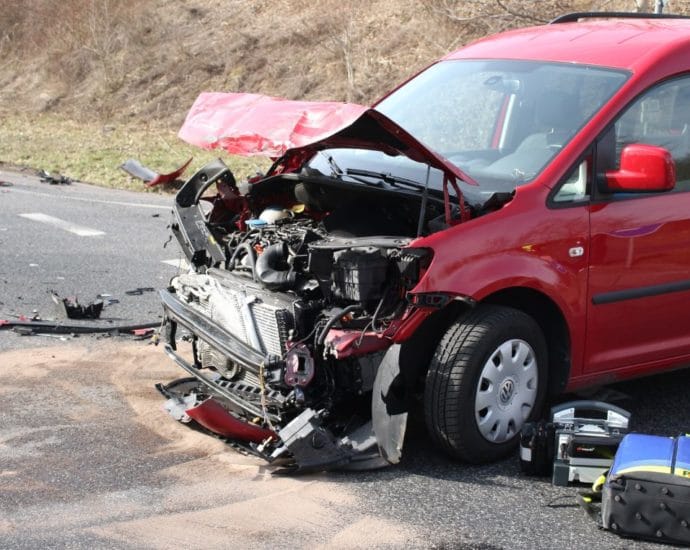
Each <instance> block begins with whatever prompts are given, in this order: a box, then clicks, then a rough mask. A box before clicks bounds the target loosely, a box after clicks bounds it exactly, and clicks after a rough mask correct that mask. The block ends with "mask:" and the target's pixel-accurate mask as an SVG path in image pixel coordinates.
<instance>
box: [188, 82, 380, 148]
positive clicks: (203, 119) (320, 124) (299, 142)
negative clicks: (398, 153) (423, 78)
mask: <svg viewBox="0 0 690 550" xmlns="http://www.w3.org/2000/svg"><path fill="white" fill-rule="evenodd" d="M366 109H367V108H366V107H363V106H361V105H355V104H353V103H338V102H314V101H290V100H287V99H280V98H275V97H268V96H264V95H258V94H241V93H238V94H234V93H209V92H207V93H202V94H201V95H199V97H198V98H197V99H196V101H195V102H194V105H192V108H191V109H190V111H189V113H188V114H187V118H186V119H185V121H184V124H183V125H182V128H180V132H179V137H180V138H181V139H183V140H184V141H186V142H188V143H191V144H192V145H197V146H199V147H204V148H206V149H216V148H220V149H225V150H226V151H227V152H228V153H230V154H233V155H244V156H252V155H264V156H268V157H279V156H281V155H283V154H284V153H285V151H287V150H288V149H292V148H295V147H301V146H303V145H306V144H308V143H313V142H315V141H318V140H319V139H323V138H324V137H326V136H329V135H331V134H333V133H335V132H336V131H338V130H340V129H341V128H343V127H345V126H347V125H349V124H350V123H351V122H352V121H353V120H355V119H356V118H357V117H358V116H359V115H361V114H362V113H363V112H364V111H366Z"/></svg>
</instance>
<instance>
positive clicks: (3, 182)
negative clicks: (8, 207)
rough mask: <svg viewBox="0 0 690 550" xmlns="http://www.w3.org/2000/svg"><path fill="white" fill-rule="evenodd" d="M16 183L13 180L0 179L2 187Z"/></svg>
mask: <svg viewBox="0 0 690 550" xmlns="http://www.w3.org/2000/svg"><path fill="white" fill-rule="evenodd" d="M13 185H14V183H12V182H11V181H2V180H0V187H12V186H13Z"/></svg>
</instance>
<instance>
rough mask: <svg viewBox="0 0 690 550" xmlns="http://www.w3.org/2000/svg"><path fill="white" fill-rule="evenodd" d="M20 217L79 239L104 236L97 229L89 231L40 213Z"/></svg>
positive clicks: (87, 228) (89, 229)
mask: <svg viewBox="0 0 690 550" xmlns="http://www.w3.org/2000/svg"><path fill="white" fill-rule="evenodd" d="M19 216H20V217H22V218H26V219H27V220H33V221H35V222H40V223H45V224H48V225H52V226H53V227H57V228H59V229H63V230H64V231H69V232H70V233H74V234H75V235H79V236H80V237H96V236H98V235H105V233H104V232H103V231H99V230H98V229H91V228H90V227H84V226H83V225H77V224H76V223H72V222H68V221H65V220H61V219H60V218H54V217H53V216H49V215H48V214H42V213H41V212H30V213H28V214H19Z"/></svg>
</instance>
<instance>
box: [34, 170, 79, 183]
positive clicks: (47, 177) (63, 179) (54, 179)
mask: <svg viewBox="0 0 690 550" xmlns="http://www.w3.org/2000/svg"><path fill="white" fill-rule="evenodd" d="M38 177H39V179H40V180H41V181H42V182H43V183H49V184H50V185H71V184H72V179H71V178H68V177H67V176H63V175H62V174H51V173H50V172H47V171H45V170H39V172H38Z"/></svg>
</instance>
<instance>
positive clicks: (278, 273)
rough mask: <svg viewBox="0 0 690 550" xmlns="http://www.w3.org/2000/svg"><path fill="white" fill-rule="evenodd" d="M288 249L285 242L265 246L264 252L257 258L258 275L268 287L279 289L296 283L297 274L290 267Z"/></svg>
mask: <svg viewBox="0 0 690 550" xmlns="http://www.w3.org/2000/svg"><path fill="white" fill-rule="evenodd" d="M287 258H288V251H287V245H286V244H285V243H276V244H272V245H270V246H267V247H266V248H264V251H263V253H262V254H261V255H260V256H259V257H258V258H257V259H256V277H257V279H258V280H259V281H260V282H261V284H263V285H264V286H265V287H266V288H268V289H271V290H278V289H284V288H291V287H293V286H294V285H295V281H296V280H297V274H296V273H295V272H294V271H292V270H290V268H289V267H288V269H282V267H283V266H286V265H287Z"/></svg>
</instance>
